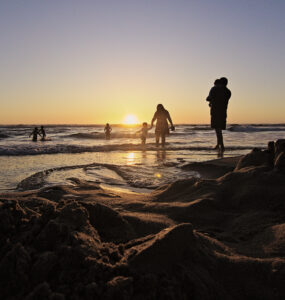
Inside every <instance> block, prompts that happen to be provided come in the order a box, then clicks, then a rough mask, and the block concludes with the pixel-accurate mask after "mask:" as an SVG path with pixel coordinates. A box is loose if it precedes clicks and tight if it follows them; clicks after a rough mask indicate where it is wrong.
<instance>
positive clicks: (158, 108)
mask: <svg viewBox="0 0 285 300" xmlns="http://www.w3.org/2000/svg"><path fill="white" fill-rule="evenodd" d="M156 109H157V110H159V111H162V110H165V108H164V106H163V105H162V104H158V105H157V107H156Z"/></svg>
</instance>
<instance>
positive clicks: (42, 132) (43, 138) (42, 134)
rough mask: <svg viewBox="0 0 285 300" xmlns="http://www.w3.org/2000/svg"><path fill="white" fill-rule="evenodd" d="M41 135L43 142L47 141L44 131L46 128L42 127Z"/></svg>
mask: <svg viewBox="0 0 285 300" xmlns="http://www.w3.org/2000/svg"><path fill="white" fill-rule="evenodd" d="M39 134H40V135H41V136H42V141H44V140H45V139H46V131H45V129H44V126H41V129H40V131H39Z"/></svg>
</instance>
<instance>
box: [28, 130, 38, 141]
mask: <svg viewBox="0 0 285 300" xmlns="http://www.w3.org/2000/svg"><path fill="white" fill-rule="evenodd" d="M38 135H39V136H41V134H40V132H39V130H38V127H35V128H34V130H33V132H32V133H31V134H30V135H29V137H31V136H33V142H36V141H37V140H38Z"/></svg>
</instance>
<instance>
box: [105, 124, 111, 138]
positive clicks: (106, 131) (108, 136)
mask: <svg viewBox="0 0 285 300" xmlns="http://www.w3.org/2000/svg"><path fill="white" fill-rule="evenodd" d="M104 132H105V136H106V140H109V139H110V138H111V132H112V127H111V126H110V124H109V123H107V124H106V126H105V128H104Z"/></svg>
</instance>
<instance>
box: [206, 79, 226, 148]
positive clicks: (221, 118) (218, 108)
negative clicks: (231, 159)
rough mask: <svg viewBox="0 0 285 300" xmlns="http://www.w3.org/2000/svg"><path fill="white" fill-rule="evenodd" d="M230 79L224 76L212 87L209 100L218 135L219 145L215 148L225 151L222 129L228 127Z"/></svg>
mask: <svg viewBox="0 0 285 300" xmlns="http://www.w3.org/2000/svg"><path fill="white" fill-rule="evenodd" d="M227 84H228V80H227V78H225V77H222V78H220V79H219V81H218V82H217V85H215V86H214V87H212V88H211V90H210V93H209V96H208V97H207V101H209V102H210V105H211V127H212V128H214V129H215V131H216V135H217V145H216V146H215V148H214V149H217V150H219V151H222V152H223V151H225V147H224V141H223V133H222V130H223V129H226V122H227V108H228V102H229V99H230V97H231V91H230V90H229V89H228V88H227Z"/></svg>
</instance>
